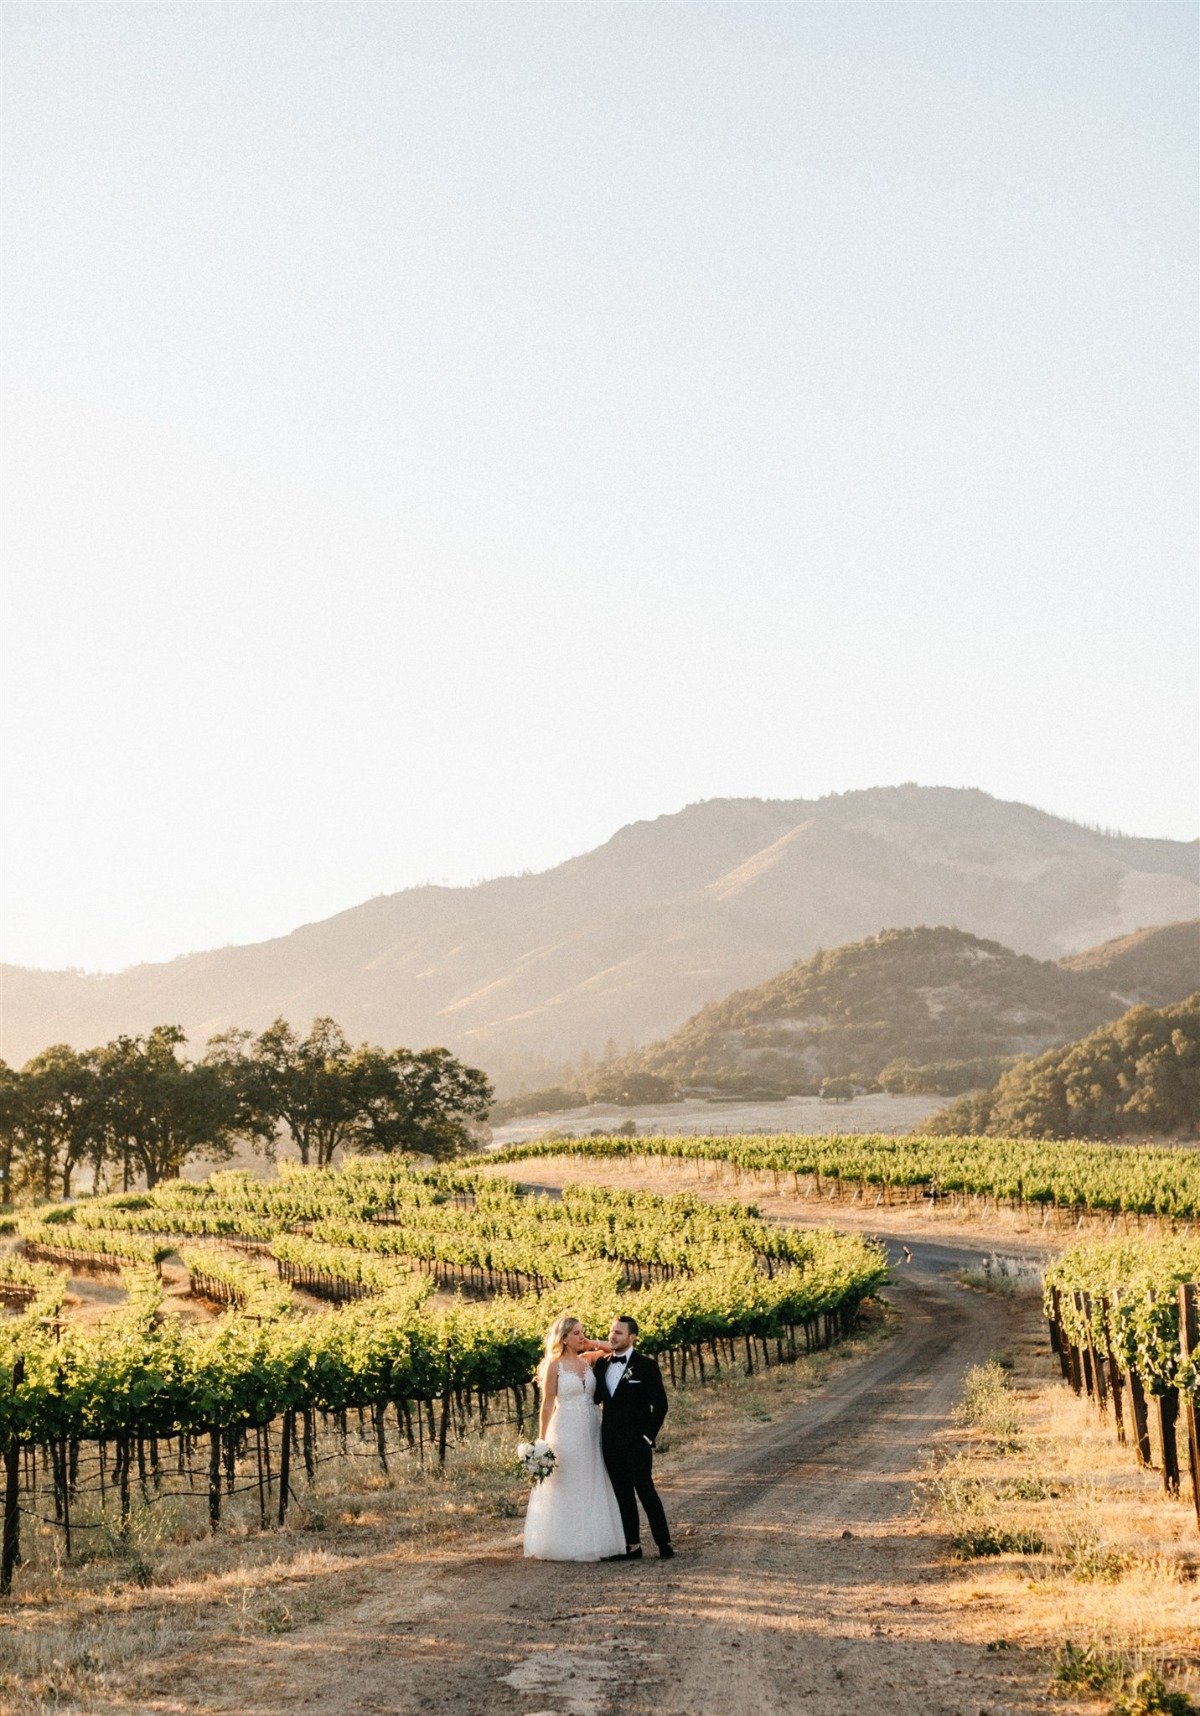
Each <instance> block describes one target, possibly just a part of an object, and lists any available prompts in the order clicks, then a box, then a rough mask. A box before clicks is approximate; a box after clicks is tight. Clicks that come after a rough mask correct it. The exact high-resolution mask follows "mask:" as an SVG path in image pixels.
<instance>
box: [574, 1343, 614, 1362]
mask: <svg viewBox="0 0 1200 1716" xmlns="http://www.w3.org/2000/svg"><path fill="white" fill-rule="evenodd" d="M584 1339H585V1340H586V1341H587V1343H588V1349H587V1351H586V1352H585V1353H580V1355H579V1356H580V1358H581V1359H582V1360H583V1362H584V1364H595V1362H596V1360H597V1359H602V1358H611V1357H612V1347H611V1346H610V1345H609V1343H608V1342H607V1341H593V1340H592V1339H591V1337H590V1336H585V1337H584Z"/></svg>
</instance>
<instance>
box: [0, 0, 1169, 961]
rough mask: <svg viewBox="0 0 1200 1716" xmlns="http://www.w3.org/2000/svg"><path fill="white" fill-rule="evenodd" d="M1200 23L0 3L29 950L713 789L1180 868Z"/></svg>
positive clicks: (58, 955) (19, 868)
mask: <svg viewBox="0 0 1200 1716" xmlns="http://www.w3.org/2000/svg"><path fill="white" fill-rule="evenodd" d="M1196 27H1197V14H1196V11H1195V9H1194V8H1193V7H1192V6H1191V5H1190V4H1189V5H1172V4H1165V5H1159V4H1149V5H1141V4H1139V5H1132V6H1124V5H1115V6H1110V5H1105V4H1079V5H1074V4H1045V5H1021V4H1002V5H989V4H979V5H974V4H945V5H932V6H924V5H908V4H903V3H898V4H881V5H852V4H837V5H831V6H825V5H806V4H794V5H787V4H784V5H757V4H732V5H706V4H680V5H656V4H645V5H643V4H633V5H616V4H610V5H586V4H584V5H568V4H560V5H554V4H551V5H535V6H528V5H523V4H513V5H501V4H495V5H485V6H474V5H439V6H424V5H403V4H390V5H389V4H382V5H355V4H348V5H340V4H312V5H291V4H270V5H261V6H260V5H249V4H236V3H235V4H215V5H209V4H187V5H178V6H177V5H155V4H141V5H115V6H110V5H106V4H98V3H96V0H88V3H87V4H85V5H82V6H74V5H40V4H13V5H10V6H8V8H7V11H6V19H5V34H6V43H5V47H6V64H7V71H6V84H7V87H6V101H5V165H6V169H7V191H6V214H7V239H6V270H5V291H6V318H5V334H6V358H5V382H6V388H7V407H6V412H5V421H4V432H5V455H6V459H5V463H6V472H5V502H6V529H5V549H6V565H7V576H6V594H5V614H4V617H5V621H6V624H5V660H4V734H3V736H4V771H5V773H4V810H5V821H6V828H7V836H6V848H5V895H6V920H7V923H6V947H5V953H6V956H7V957H9V958H11V959H15V960H18V961H21V962H23V963H29V964H39V965H65V964H76V965H83V966H87V967H114V966H120V965H123V964H127V963H129V962H131V961H132V960H134V959H138V958H163V957H169V956H171V955H173V954H175V953H179V952H183V951H185V950H189V949H193V948H198V947H204V946H212V945H217V944H220V943H224V942H228V941H243V940H250V939H257V938H261V937H264V936H267V935H271V934H275V933H278V932H283V931H286V930H288V929H291V928H293V927H294V926H295V925H296V924H297V923H300V922H303V921H305V920H310V919H313V918H316V917H321V916H325V915H327V914H329V913H330V912H332V911H335V910H338V909H340V908H341V907H344V906H348V905H352V904H354V903H356V902H358V901H359V900H362V899H364V898H366V897H367V896H369V895H372V894H376V893H380V892H390V891H392V890H394V889H396V888H400V887H404V886H407V885H409V884H411V883H414V882H418V881H424V880H447V881H455V882H458V881H467V880H472V879H475V878H478V877H480V876H484V875H493V874H497V873H501V872H505V871H511V870H518V869H522V868H534V869H537V868H542V867H544V866H546V865H548V864H551V863H554V862H556V861H558V860H559V859H561V858H564V857H567V856H569V855H571V854H572V853H575V852H579V851H583V850H585V849H587V848H589V847H591V846H593V845H595V844H597V843H598V842H599V841H601V840H603V839H605V838H607V836H608V835H609V834H611V833H612V832H613V831H614V830H615V829H616V828H617V827H618V826H619V825H620V824H622V823H624V822H627V821H630V820H633V819H634V818H638V817H645V816H654V815H658V814H660V813H662V812H664V811H669V810H675V809H677V808H679V807H680V806H682V805H683V804H685V803H687V802H689V801H691V800H694V799H697V798H705V797H714V796H719V795H727V794H755V795H764V796H771V797H792V796H811V795H817V794H821V793H824V792H828V791H831V790H841V789H845V788H849V787H855V786H870V785H874V784H878V783H894V782H897V781H904V780H917V781H921V782H926V783H932V784H951V785H973V786H981V787H984V788H985V789H987V790H988V791H990V792H993V793H996V794H998V795H1000V796H1002V797H1006V798H1019V799H1024V800H1027V801H1030V802H1033V803H1036V804H1039V805H1041V806H1043V807H1045V808H1048V809H1053V810H1056V811H1060V812H1063V813H1065V814H1069V815H1072V816H1075V817H1078V818H1081V819H1083V820H1088V821H1099V822H1102V823H1105V824H1114V825H1119V826H1121V827H1123V828H1125V829H1127V830H1129V831H1131V832H1135V833H1144V834H1170V835H1174V836H1178V837H1183V838H1190V837H1192V836H1194V835H1195V833H1196V831H1197V819H1198V807H1197V779H1196V773H1197V771H1196V751H1197V730H1196V713H1195V711H1196V707H1197V667H1196V644H1197V610H1196V589H1195V582H1196V581H1195V567H1196V476H1195V473H1196V463H1197V445H1196V411H1197V397H1196V396H1197V361H1196V328H1195V320H1196V318H1195V292H1196V284H1197V267H1196V263H1197V258H1196V208H1195V181H1196V124H1197V116H1196V105H1197V104H1196V89H1195V65H1196V40H1195V38H1196Z"/></svg>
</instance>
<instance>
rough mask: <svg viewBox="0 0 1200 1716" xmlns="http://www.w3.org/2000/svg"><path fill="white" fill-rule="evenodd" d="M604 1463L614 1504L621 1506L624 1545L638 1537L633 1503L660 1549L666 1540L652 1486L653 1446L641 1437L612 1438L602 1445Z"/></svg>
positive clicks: (664, 1521) (663, 1515)
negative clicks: (611, 1488)
mask: <svg viewBox="0 0 1200 1716" xmlns="http://www.w3.org/2000/svg"><path fill="white" fill-rule="evenodd" d="M604 1464H605V1466H606V1467H607V1468H608V1475H609V1478H610V1480H611V1482H612V1487H613V1493H614V1494H615V1495H616V1498H617V1506H618V1507H619V1508H620V1510H621V1525H622V1528H623V1529H624V1532H625V1543H626V1546H627V1547H628V1548H630V1549H632V1547H633V1545H634V1544H635V1543H637V1542H638V1541H639V1539H640V1537H641V1526H640V1525H639V1523H638V1510H637V1504H638V1502H641V1504H642V1507H643V1508H644V1509H645V1513H646V1524H647V1525H648V1526H649V1527H650V1535H651V1537H652V1538H653V1539H654V1541H655V1543H656V1544H657V1545H658V1547H659V1548H660V1549H661V1548H662V1547H663V1545H664V1544H667V1543H670V1541H671V1533H670V1530H669V1529H668V1526H667V1516H666V1513H665V1512H664V1511H663V1504H662V1502H661V1501H660V1500H659V1495H658V1491H657V1490H656V1489H655V1487H654V1450H653V1448H651V1446H650V1444H649V1443H648V1442H647V1441H646V1440H645V1438H644V1437H642V1436H638V1437H636V1438H634V1437H630V1438H628V1439H626V1438H625V1437H621V1438H620V1439H617V1438H615V1437H614V1438H613V1439H612V1441H611V1442H606V1443H605V1446H604Z"/></svg>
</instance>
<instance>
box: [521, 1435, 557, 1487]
mask: <svg viewBox="0 0 1200 1716" xmlns="http://www.w3.org/2000/svg"><path fill="white" fill-rule="evenodd" d="M517 1464H518V1465H519V1466H520V1468H521V1470H522V1471H523V1472H524V1473H525V1476H526V1477H527V1478H528V1479H529V1481H530V1483H531V1484H540V1483H541V1482H542V1480H543V1479H544V1478H548V1477H549V1476H550V1474H551V1472H552V1471H553V1470H554V1449H553V1448H552V1447H551V1446H550V1444H549V1442H518V1443H517Z"/></svg>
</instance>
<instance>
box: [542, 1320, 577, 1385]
mask: <svg viewBox="0 0 1200 1716" xmlns="http://www.w3.org/2000/svg"><path fill="white" fill-rule="evenodd" d="M582 1327H583V1324H582V1323H581V1322H580V1321H579V1318H578V1317H572V1316H571V1315H570V1314H569V1313H567V1314H565V1315H563V1316H561V1317H555V1319H554V1321H553V1322H552V1323H551V1325H550V1327H549V1328H548V1329H547V1330H546V1345H545V1348H544V1349H543V1352H542V1362H541V1364H540V1365H539V1366H538V1380H539V1382H540V1384H541V1386H542V1387H543V1388H544V1387H545V1386H546V1378H547V1377H548V1376H549V1374H550V1366H551V1365H552V1364H553V1363H554V1362H555V1360H556V1359H560V1358H561V1357H562V1355H563V1348H564V1347H565V1346H566V1341H567V1336H568V1335H569V1334H570V1333H571V1330H572V1329H580V1328H582Z"/></svg>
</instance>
